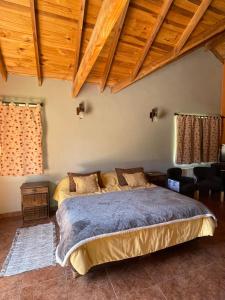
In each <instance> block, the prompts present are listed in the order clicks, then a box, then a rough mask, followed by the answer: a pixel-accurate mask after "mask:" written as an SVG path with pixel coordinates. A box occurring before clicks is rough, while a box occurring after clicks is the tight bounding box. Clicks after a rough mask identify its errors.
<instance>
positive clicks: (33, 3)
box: [30, 0, 42, 86]
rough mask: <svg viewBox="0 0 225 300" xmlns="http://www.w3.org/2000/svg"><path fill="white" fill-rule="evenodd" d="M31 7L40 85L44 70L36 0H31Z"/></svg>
mask: <svg viewBox="0 0 225 300" xmlns="http://www.w3.org/2000/svg"><path fill="white" fill-rule="evenodd" d="M30 9H31V23H32V32H33V42H34V52H35V61H36V70H37V78H38V85H39V86H41V85H42V72H41V64H40V51H39V50H40V49H39V48H40V47H39V40H38V33H37V19H36V0H30Z"/></svg>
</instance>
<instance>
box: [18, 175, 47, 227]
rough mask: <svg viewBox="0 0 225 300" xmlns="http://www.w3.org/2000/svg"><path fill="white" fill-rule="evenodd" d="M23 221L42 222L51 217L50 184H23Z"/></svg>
mask: <svg viewBox="0 0 225 300" xmlns="http://www.w3.org/2000/svg"><path fill="white" fill-rule="evenodd" d="M20 188H21V197H22V215H23V221H24V222H26V221H33V220H40V219H44V218H48V217H49V183H48V182H47V181H44V182H29V183H24V184H22V186H21V187H20Z"/></svg>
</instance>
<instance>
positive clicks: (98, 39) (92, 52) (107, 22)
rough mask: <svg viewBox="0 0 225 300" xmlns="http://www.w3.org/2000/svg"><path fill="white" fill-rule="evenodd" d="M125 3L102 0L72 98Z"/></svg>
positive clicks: (88, 71)
mask: <svg viewBox="0 0 225 300" xmlns="http://www.w3.org/2000/svg"><path fill="white" fill-rule="evenodd" d="M127 2H128V0H104V2H103V4H102V6H101V8H100V12H99V14H98V18H97V21H96V24H95V27H94V29H93V32H92V35H91V38H90V40H89V43H88V45H87V48H86V51H85V53H84V56H83V59H82V61H81V63H80V67H79V69H78V72H77V74H76V77H75V80H74V82H73V90H72V94H73V96H77V95H78V93H79V91H80V89H81V87H82V86H83V84H84V82H85V80H86V78H87V76H88V74H89V73H90V71H91V69H92V67H93V66H94V63H95V62H96V60H97V58H98V55H99V53H100V52H101V50H102V48H103V47H104V45H105V43H106V41H107V38H108V37H109V35H110V33H111V31H112V29H113V27H114V26H115V24H116V22H117V21H118V19H119V18H120V16H121V14H122V13H123V11H124V9H125V7H126V4H127Z"/></svg>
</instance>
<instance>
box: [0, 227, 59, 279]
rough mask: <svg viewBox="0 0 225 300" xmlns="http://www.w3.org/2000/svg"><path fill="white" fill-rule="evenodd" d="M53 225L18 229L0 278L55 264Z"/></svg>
mask: <svg viewBox="0 0 225 300" xmlns="http://www.w3.org/2000/svg"><path fill="white" fill-rule="evenodd" d="M55 249H56V233H55V225H54V224H53V223H48V224H41V225H37V226H32V227H24V228H19V229H17V231H16V236H15V238H14V240H13V243H12V246H11V249H10V251H9V254H8V256H7V258H6V260H5V262H4V264H3V268H2V270H1V273H0V276H11V275H16V274H19V273H23V272H26V271H31V270H35V269H40V268H44V267H48V266H52V265H55V264H56V261H55Z"/></svg>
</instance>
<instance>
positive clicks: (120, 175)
mask: <svg viewBox="0 0 225 300" xmlns="http://www.w3.org/2000/svg"><path fill="white" fill-rule="evenodd" d="M115 170H116V174H117V178H118V181H119V185H121V186H124V185H127V181H126V179H125V178H124V176H123V174H124V173H126V174H134V173H140V172H142V173H144V169H143V168H142V167H139V168H131V169H119V168H116V169H115Z"/></svg>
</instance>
